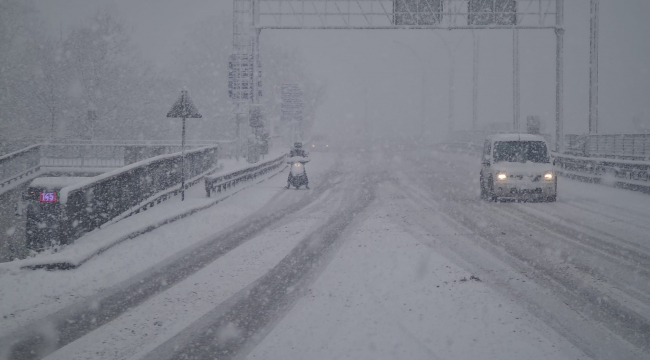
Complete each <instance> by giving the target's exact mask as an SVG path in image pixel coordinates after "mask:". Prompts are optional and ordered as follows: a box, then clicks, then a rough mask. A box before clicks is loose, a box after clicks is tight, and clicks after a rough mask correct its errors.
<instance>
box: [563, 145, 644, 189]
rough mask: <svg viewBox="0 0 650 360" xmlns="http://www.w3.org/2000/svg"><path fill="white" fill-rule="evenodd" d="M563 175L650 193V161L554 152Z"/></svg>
mask: <svg viewBox="0 0 650 360" xmlns="http://www.w3.org/2000/svg"><path fill="white" fill-rule="evenodd" d="M553 156H554V159H555V168H556V171H557V172H558V173H560V174H561V175H563V176H566V177H569V178H572V179H576V180H580V181H585V182H591V183H602V184H605V185H611V186H614V187H619V188H623V189H628V190H633V191H641V192H644V193H649V194H650V162H646V161H634V160H619V159H608V158H591V157H580V156H572V155H566V154H553Z"/></svg>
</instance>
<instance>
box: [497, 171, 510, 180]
mask: <svg viewBox="0 0 650 360" xmlns="http://www.w3.org/2000/svg"><path fill="white" fill-rule="evenodd" d="M507 178H508V174H506V173H504V172H500V173H498V174H497V179H499V180H505V179H507Z"/></svg>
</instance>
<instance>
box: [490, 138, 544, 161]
mask: <svg viewBox="0 0 650 360" xmlns="http://www.w3.org/2000/svg"><path fill="white" fill-rule="evenodd" d="M528 161H530V162H534V163H548V162H550V160H549V157H548V153H547V151H546V143H544V142H543V141H496V142H495V143H494V162H495V163H498V162H519V163H525V162H528Z"/></svg>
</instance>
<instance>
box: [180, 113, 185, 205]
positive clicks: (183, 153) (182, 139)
mask: <svg viewBox="0 0 650 360" xmlns="http://www.w3.org/2000/svg"><path fill="white" fill-rule="evenodd" d="M181 201H185V117H183V130H182V135H181Z"/></svg>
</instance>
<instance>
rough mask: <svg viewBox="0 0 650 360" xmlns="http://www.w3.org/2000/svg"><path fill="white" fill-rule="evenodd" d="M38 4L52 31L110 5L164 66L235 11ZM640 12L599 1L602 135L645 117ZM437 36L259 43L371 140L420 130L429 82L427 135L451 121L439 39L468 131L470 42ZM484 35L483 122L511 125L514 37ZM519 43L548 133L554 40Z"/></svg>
mask: <svg viewBox="0 0 650 360" xmlns="http://www.w3.org/2000/svg"><path fill="white" fill-rule="evenodd" d="M36 3H37V6H38V8H39V10H40V11H41V15H42V16H43V17H44V18H46V19H47V20H48V21H49V23H50V26H52V28H53V29H55V30H57V31H58V30H59V29H64V31H65V29H67V28H69V27H70V26H72V25H74V24H78V23H79V22H81V21H83V19H87V18H89V17H90V16H91V15H92V14H93V13H94V12H95V10H96V9H97V8H98V7H99V6H104V7H112V8H114V9H117V12H118V13H119V14H120V15H121V16H123V18H124V20H125V21H126V23H127V25H129V26H130V27H132V29H133V36H134V41H135V43H136V45H137V46H138V47H139V49H140V51H141V53H142V55H143V56H144V57H146V58H147V59H150V60H151V61H153V62H155V64H156V65H157V67H158V68H160V69H165V68H166V67H168V66H169V65H170V64H171V63H172V53H173V51H174V49H176V48H177V47H178V46H179V44H181V43H182V41H183V39H184V36H185V31H186V30H187V28H188V26H189V25H191V24H193V23H195V22H199V21H200V20H201V19H203V18H205V17H207V16H209V15H210V14H213V13H215V12H227V13H231V12H232V1H231V0H113V1H106V0H36ZM565 4H566V5H565V9H566V14H565V23H566V26H565V28H566V36H565V55H566V58H565V86H566V87H565V119H566V123H565V131H566V133H584V132H586V131H587V116H588V113H587V111H588V79H589V68H588V65H589V63H588V61H589V0H567V1H565ZM623 4H624V5H623ZM647 14H650V2H648V1H647V0H625V1H620V0H601V27H600V36H601V39H600V108H599V109H600V130H601V132H603V133H607V132H615V133H619V132H631V131H632V130H633V128H632V118H633V117H634V116H641V117H644V118H646V119H648V118H650V105H649V103H650V61H649V59H650V42H649V41H647V37H648V35H650V24H649V23H648V21H647V19H646V17H647ZM438 34H439V36H438V35H436V34H434V33H433V32H432V31H431V30H412V31H386V30H381V31H377V30H373V31H367V30H365V31H349V30H341V31H312V30H309V31H296V30H291V31H287V30H283V31H265V32H263V33H262V37H261V40H262V41H270V42H273V43H275V44H281V45H283V46H286V47H293V46H295V47H298V48H300V49H301V51H302V54H303V58H304V59H305V61H306V63H305V66H306V67H307V68H308V69H309V71H311V72H312V73H313V74H314V76H315V77H316V78H317V79H319V80H321V81H324V82H326V83H327V86H328V97H327V100H326V101H325V103H324V105H323V106H322V107H321V108H320V109H319V112H318V114H317V125H316V127H317V128H320V129H321V130H322V129H326V128H332V125H336V127H337V128H340V127H341V126H343V125H346V126H351V127H353V128H355V127H356V128H359V129H360V128H363V127H364V124H367V123H370V125H368V126H370V127H371V129H370V130H371V131H374V132H375V133H378V134H384V133H394V132H395V131H405V132H408V133H413V132H417V131H418V129H420V128H419V126H420V111H421V91H422V78H423V77H425V83H424V84H425V94H426V100H427V104H426V114H427V116H426V121H427V124H426V126H427V130H429V131H431V132H433V133H442V132H443V130H444V129H446V128H447V117H448V110H447V108H448V105H447V104H448V93H449V87H448V74H449V54H448V52H447V50H446V49H445V47H444V46H443V45H442V41H443V40H441V38H442V39H444V40H446V41H447V42H448V43H449V44H450V46H451V47H452V48H455V49H456V50H455V51H454V58H455V75H456V76H455V106H454V119H455V123H454V125H453V127H454V128H455V129H466V128H469V126H470V124H471V117H472V106H471V94H472V92H471V91H472V51H471V50H472V35H471V33H470V32H469V31H460V30H459V31H451V32H450V31H446V30H439V33H438ZM480 37H481V63H480V79H479V84H480V87H479V123H480V124H485V123H491V122H512V32H511V31H499V30H488V31H483V32H481V34H480ZM520 40H521V47H520V49H521V50H520V51H521V60H520V63H521V74H522V78H521V115H522V118H523V120H524V121H525V117H526V116H527V115H540V116H541V117H542V120H543V121H544V122H545V123H546V126H547V129H548V130H549V132H553V129H554V119H555V107H554V106H555V35H554V33H553V32H552V30H544V31H522V32H521V35H520ZM398 43H399V44H398ZM405 47H409V48H411V49H412V50H413V51H411V50H408V49H406V48H405ZM413 52H415V53H416V54H417V56H416V55H415V54H413ZM227 55H228V54H224V61H227V60H225V59H226V58H227ZM288 71H290V69H288ZM215 86H226V84H215ZM366 99H367V101H366ZM366 104H367V106H366ZM197 105H198V106H199V107H200V104H197ZM366 108H367V109H368V110H367V111H366ZM364 121H367V122H365V123H364ZM317 131H318V130H317Z"/></svg>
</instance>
